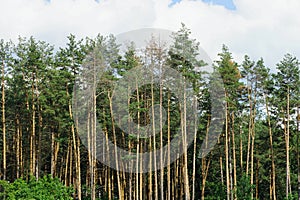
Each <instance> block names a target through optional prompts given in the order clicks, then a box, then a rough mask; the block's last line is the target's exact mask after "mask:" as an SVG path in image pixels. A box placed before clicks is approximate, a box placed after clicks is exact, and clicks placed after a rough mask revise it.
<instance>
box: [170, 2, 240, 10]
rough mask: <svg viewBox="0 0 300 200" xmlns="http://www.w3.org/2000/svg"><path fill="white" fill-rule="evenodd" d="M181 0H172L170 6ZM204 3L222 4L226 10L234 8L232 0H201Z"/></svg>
mask: <svg viewBox="0 0 300 200" xmlns="http://www.w3.org/2000/svg"><path fill="white" fill-rule="evenodd" d="M180 1H181V0H172V3H171V4H170V6H172V5H174V4H176V3H178V2H180ZM202 1H203V2H205V3H209V4H213V5H222V6H224V7H225V8H227V9H228V10H235V9H236V7H235V5H234V3H233V1H232V0H202Z"/></svg>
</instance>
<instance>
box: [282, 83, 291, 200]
mask: <svg viewBox="0 0 300 200" xmlns="http://www.w3.org/2000/svg"><path fill="white" fill-rule="evenodd" d="M287 89H288V94H287V108H286V110H287V116H286V117H287V125H286V133H285V142H286V198H287V199H288V196H289V194H291V177H290V93H289V92H290V91H289V90H290V88H289V87H288V88H287ZM283 120H285V119H283Z"/></svg>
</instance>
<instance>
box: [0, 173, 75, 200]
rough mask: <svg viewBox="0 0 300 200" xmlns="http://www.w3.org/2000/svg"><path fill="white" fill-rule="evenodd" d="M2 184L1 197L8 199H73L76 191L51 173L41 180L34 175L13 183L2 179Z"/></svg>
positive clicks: (0, 182)
mask: <svg viewBox="0 0 300 200" xmlns="http://www.w3.org/2000/svg"><path fill="white" fill-rule="evenodd" d="M0 186H1V190H0V199H4V198H5V199H6V200H71V199H73V198H72V193H73V192H74V190H73V189H72V188H71V187H66V186H64V185H63V184H62V183H61V182H60V181H59V179H58V178H52V177H51V176H50V175H48V176H44V177H43V178H41V179H39V180H36V179H35V177H33V176H32V177H30V180H29V181H28V182H27V181H25V180H24V179H21V178H20V179H17V180H15V181H14V182H13V183H9V182H7V181H0Z"/></svg>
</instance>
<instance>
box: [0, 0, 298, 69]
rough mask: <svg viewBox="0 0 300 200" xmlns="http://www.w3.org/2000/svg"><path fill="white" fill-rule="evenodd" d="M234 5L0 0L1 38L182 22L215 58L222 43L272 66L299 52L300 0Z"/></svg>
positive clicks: (56, 38)
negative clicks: (232, 7) (227, 7)
mask: <svg viewBox="0 0 300 200" xmlns="http://www.w3.org/2000/svg"><path fill="white" fill-rule="evenodd" d="M234 3H235V5H236V10H234V11H230V10H227V9H225V8H224V7H223V6H219V5H209V4H206V3H203V2H202V1H200V0H198V1H191V0H183V1H181V2H180V3H177V4H175V5H173V6H172V7H169V6H168V5H169V4H170V0H143V1H141V0H127V1H124V0H100V3H97V2H95V1H94V0H51V3H47V1H45V0H30V1H24V0H0V30H1V31H0V38H4V39H13V40H15V39H16V38H17V37H18V35H21V36H27V37H28V36H31V35H33V36H35V37H37V38H38V39H42V40H46V41H48V42H49V43H54V44H56V45H63V44H64V43H65V42H66V36H67V35H68V34H69V33H74V34H76V35H77V36H79V37H85V36H95V35H97V34H98V33H101V34H108V33H114V34H118V33H122V32H125V31H130V30H133V29H139V28H146V27H156V28H164V29H169V30H173V31H176V30H177V29H178V28H179V27H180V23H181V22H184V23H185V24H186V25H187V26H188V27H189V28H190V29H191V30H192V33H193V37H195V38H197V39H198V40H199V41H200V43H201V45H202V47H203V48H204V49H205V50H206V51H207V52H208V54H209V55H210V56H211V57H212V58H213V59H215V58H216V55H217V53H218V52H220V49H221V46H222V44H226V45H227V46H229V48H230V51H231V52H232V53H233V55H234V56H235V58H236V59H237V60H238V61H240V60H241V59H242V57H243V55H244V54H246V53H247V54H249V55H250V56H251V57H252V58H253V59H258V58H260V57H263V58H264V59H265V61H266V63H267V64H268V65H269V66H270V67H272V66H274V65H275V64H276V63H277V62H278V61H279V60H281V59H282V57H283V55H284V54H285V53H288V52H290V53H292V54H294V55H296V56H300V45H299V44H300V39H299V38H300V37H299V36H300V13H299V10H300V1H298V0H234Z"/></svg>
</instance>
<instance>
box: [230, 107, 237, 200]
mask: <svg viewBox="0 0 300 200" xmlns="http://www.w3.org/2000/svg"><path fill="white" fill-rule="evenodd" d="M234 119H235V118H234V112H233V113H232V125H231V127H232V128H231V134H232V156H233V193H234V199H236V198H237V197H236V186H237V180H236V154H235V135H234V134H235V133H234V122H235V121H234Z"/></svg>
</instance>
